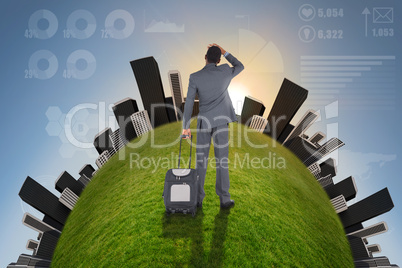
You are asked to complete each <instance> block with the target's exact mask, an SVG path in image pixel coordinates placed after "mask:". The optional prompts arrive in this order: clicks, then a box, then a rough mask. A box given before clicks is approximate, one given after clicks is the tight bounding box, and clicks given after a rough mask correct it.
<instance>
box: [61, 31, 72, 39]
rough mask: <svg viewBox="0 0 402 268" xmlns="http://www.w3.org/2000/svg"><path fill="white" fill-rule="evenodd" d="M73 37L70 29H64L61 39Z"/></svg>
mask: <svg viewBox="0 0 402 268" xmlns="http://www.w3.org/2000/svg"><path fill="white" fill-rule="evenodd" d="M72 36H73V31H71V30H70V29H65V30H63V37H64V38H66V39H68V38H71V37H72Z"/></svg>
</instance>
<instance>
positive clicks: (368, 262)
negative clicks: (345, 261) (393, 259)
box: [354, 256, 399, 268]
mask: <svg viewBox="0 0 402 268" xmlns="http://www.w3.org/2000/svg"><path fill="white" fill-rule="evenodd" d="M354 263H355V267H356V268H360V267H361V268H367V267H382V268H385V267H392V268H399V266H398V265H395V264H391V263H390V262H389V260H388V258H387V257H384V256H383V257H375V258H364V259H358V260H355V261H354Z"/></svg>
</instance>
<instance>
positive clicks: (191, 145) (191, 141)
mask: <svg viewBox="0 0 402 268" xmlns="http://www.w3.org/2000/svg"><path fill="white" fill-rule="evenodd" d="M185 137H188V135H180V149H179V164H178V168H180V157H181V141H182V139H183V138H185ZM190 139H191V140H190V163H188V168H191V149H192V148H193V135H191V136H190Z"/></svg>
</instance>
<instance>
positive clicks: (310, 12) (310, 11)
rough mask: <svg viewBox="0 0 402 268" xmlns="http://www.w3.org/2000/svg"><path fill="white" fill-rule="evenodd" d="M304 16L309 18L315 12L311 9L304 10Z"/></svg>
mask: <svg viewBox="0 0 402 268" xmlns="http://www.w3.org/2000/svg"><path fill="white" fill-rule="evenodd" d="M302 14H303V16H305V17H306V18H308V17H310V16H311V14H313V10H312V9H311V8H303V9H302Z"/></svg>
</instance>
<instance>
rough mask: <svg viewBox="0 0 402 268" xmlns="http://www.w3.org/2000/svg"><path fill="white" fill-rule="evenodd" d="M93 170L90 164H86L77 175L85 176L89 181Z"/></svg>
mask: <svg viewBox="0 0 402 268" xmlns="http://www.w3.org/2000/svg"><path fill="white" fill-rule="evenodd" d="M94 171H95V169H94V168H93V166H92V165H90V164H86V165H84V166H83V167H82V168H81V170H80V171H79V172H78V174H80V175H81V176H82V175H85V176H87V177H88V178H89V179H90V178H92V174H93V173H94Z"/></svg>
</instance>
